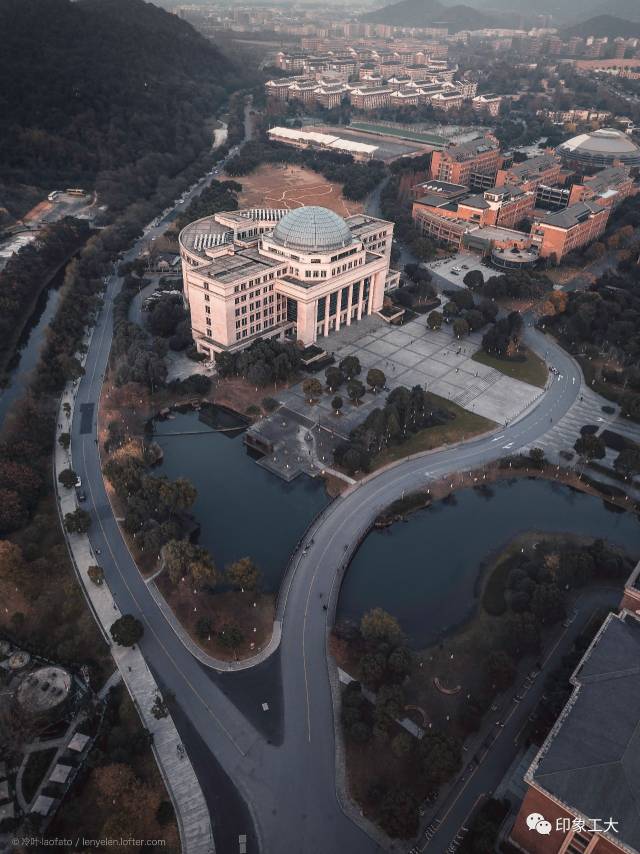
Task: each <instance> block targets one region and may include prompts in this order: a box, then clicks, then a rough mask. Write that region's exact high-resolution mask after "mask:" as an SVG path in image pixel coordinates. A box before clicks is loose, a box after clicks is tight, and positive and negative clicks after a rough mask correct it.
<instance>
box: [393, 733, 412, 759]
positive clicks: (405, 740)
mask: <svg viewBox="0 0 640 854" xmlns="http://www.w3.org/2000/svg"><path fill="white" fill-rule="evenodd" d="M411 747H412V741H411V736H410V735H409V733H408V732H399V733H398V734H397V735H395V736H394V737H393V738H392V739H391V750H392V751H393V753H394V754H395V755H396V756H397V757H398V759H402V758H404V757H405V756H407V755H408V754H409V753H410V751H411Z"/></svg>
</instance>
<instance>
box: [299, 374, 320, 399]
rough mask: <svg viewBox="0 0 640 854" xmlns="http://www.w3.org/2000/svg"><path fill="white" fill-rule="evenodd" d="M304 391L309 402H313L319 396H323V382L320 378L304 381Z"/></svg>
mask: <svg viewBox="0 0 640 854" xmlns="http://www.w3.org/2000/svg"><path fill="white" fill-rule="evenodd" d="M302 391H303V392H304V396H305V397H306V399H307V401H308V402H309V403H313V401H314V400H317V399H318V398H319V397H322V384H321V382H320V380H317V379H315V378H314V379H308V380H305V381H304V382H303V383H302Z"/></svg>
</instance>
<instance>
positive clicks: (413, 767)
mask: <svg viewBox="0 0 640 854" xmlns="http://www.w3.org/2000/svg"><path fill="white" fill-rule="evenodd" d="M336 634H337V636H338V637H339V638H341V639H344V640H346V641H347V642H348V643H349V645H350V647H351V649H352V650H353V651H355V653H356V655H357V658H358V670H359V674H360V678H361V682H352V683H350V685H349V686H347V688H346V689H345V690H344V692H343V695H342V709H341V721H342V726H343V730H344V733H345V736H346V738H347V739H348V740H349V741H351V742H352V743H353V744H355V745H366V744H369V743H373V744H375V746H376V748H377V749H381V748H384V747H388V748H389V749H390V750H391V752H392V753H393V754H394V756H395V757H396V759H397V760H398V761H399V762H401V763H402V764H403V765H404V766H405V768H406V771H407V776H410V777H412V778H413V779H414V780H416V782H417V785H418V787H419V788H420V789H421V790H424V789H425V788H427V789H433V788H435V787H437V786H440V785H441V784H443V783H445V782H446V781H447V780H449V779H450V778H451V776H452V775H453V774H455V773H456V771H458V769H459V768H460V765H461V751H462V747H461V744H460V742H459V740H458V739H457V738H455V737H453V736H449V735H445V734H444V733H441V732H438V731H435V730H429V732H427V733H425V735H424V737H423V738H422V739H421V740H420V741H416V739H415V738H414V737H413V736H411V735H409V733H408V732H406V731H405V730H403V729H401V728H400V727H399V726H398V724H397V721H398V720H399V719H400V718H402V717H404V708H405V704H406V701H405V697H404V691H403V688H402V683H403V682H404V681H405V680H406V678H407V677H408V676H409V675H410V673H411V670H412V667H413V655H412V653H411V651H410V649H409V648H408V646H407V643H406V638H405V636H404V634H403V632H402V630H401V628H400V626H399V624H398V621H397V620H396V619H395V618H394V617H392V616H391V615H390V614H387V613H386V612H385V611H383V610H382V609H381V608H374V609H373V610H372V611H369V612H367V613H366V614H364V616H363V617H362V619H361V621H360V625H359V626H352V625H345V626H337V627H336ZM362 685H365V686H366V687H367V688H368V689H369V690H371V691H375V704H373V705H372V704H371V703H370V702H369V701H368V700H367V699H366V698H365V696H364V694H363V692H362ZM366 800H367V806H368V807H369V809H370V811H371V813H372V814H373V818H374V819H375V821H377V823H378V824H379V825H380V827H382V829H383V830H384V831H385V833H387V834H388V835H389V836H391V837H398V838H408V837H410V836H413V835H414V834H415V833H416V831H417V828H418V822H419V813H418V807H419V801H418V797H417V794H416V791H414V790H413V788H411V787H409V786H397V785H396V786H393V787H392V786H389V785H388V784H387V783H386V781H383V780H375V781H373V782H372V784H371V785H370V787H369V789H368V791H367V793H366Z"/></svg>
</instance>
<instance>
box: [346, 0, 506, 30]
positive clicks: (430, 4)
mask: <svg viewBox="0 0 640 854" xmlns="http://www.w3.org/2000/svg"><path fill="white" fill-rule="evenodd" d="M361 20H363V21H372V22H375V23H379V24H394V25H395V26H398V27H430V26H433V25H436V24H440V25H442V26H444V25H446V26H448V27H449V31H450V32H457V31H458V30H463V29H465V30H475V29H480V28H482V27H493V26H499V24H500V22H499V16H494V15H490V14H485V13H484V12H479V11H477V10H476V9H472V8H470V7H469V6H464V5H452V6H445V5H443V4H442V3H440V2H439V0H400V2H399V3H393V4H392V5H390V6H383V7H382V8H380V9H376V10H375V11H374V12H368V13H367V14H366V15H363V16H362V18H361Z"/></svg>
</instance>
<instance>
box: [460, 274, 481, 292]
mask: <svg viewBox="0 0 640 854" xmlns="http://www.w3.org/2000/svg"><path fill="white" fill-rule="evenodd" d="M462 281H463V282H464V284H465V285H466V286H467V287H468V288H471V289H472V290H474V289H475V288H479V287H482V285H484V276H483V275H482V273H481V272H480V270H469V272H468V273H465V275H464V278H463V280H462Z"/></svg>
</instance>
